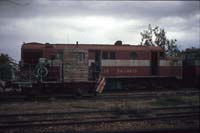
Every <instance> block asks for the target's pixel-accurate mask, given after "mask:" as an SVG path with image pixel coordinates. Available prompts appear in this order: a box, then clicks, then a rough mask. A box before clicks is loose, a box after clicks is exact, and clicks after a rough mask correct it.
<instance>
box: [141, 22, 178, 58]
mask: <svg viewBox="0 0 200 133" xmlns="http://www.w3.org/2000/svg"><path fill="white" fill-rule="evenodd" d="M140 34H141V36H142V39H141V45H146V46H159V47H161V48H162V49H163V50H164V51H165V54H166V55H168V56H178V55H180V50H179V49H178V46H177V44H176V42H177V40H176V39H171V40H169V39H168V38H167V36H166V32H165V29H162V28H159V27H158V26H156V27H154V28H152V27H151V25H150V24H149V26H148V29H147V30H144V31H143V32H141V33H140Z"/></svg>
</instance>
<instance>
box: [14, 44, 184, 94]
mask: <svg viewBox="0 0 200 133" xmlns="http://www.w3.org/2000/svg"><path fill="white" fill-rule="evenodd" d="M20 64H21V67H20V68H21V75H20V79H21V81H23V80H24V81H23V82H18V83H17V84H18V86H20V87H21V88H23V90H24V91H25V90H26V91H30V90H31V91H33V92H34V91H36V92H38V90H39V91H40V92H44V93H53V92H59V91H60V92H62V93H63V92H66V93H68V92H75V93H78V94H81V93H83V92H102V91H103V88H105V89H106V90H113V89H135V88H163V87H168V88H169V87H175V86H177V83H178V82H179V79H181V78H182V61H181V59H179V58H172V57H171V58H168V57H166V56H165V53H164V51H163V50H162V49H161V48H160V47H156V46H141V45H129V44H122V43H121V42H120V41H117V42H116V43H115V44H78V42H77V43H76V44H49V43H46V44H42V43H37V42H31V43H24V44H23V45H22V48H21V63H20ZM25 81H26V82H25ZM33 88H34V89H33ZM33 92H31V93H33Z"/></svg>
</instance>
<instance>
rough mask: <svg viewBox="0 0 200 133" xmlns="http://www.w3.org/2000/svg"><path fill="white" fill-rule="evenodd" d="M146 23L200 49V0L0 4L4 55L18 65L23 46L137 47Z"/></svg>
mask: <svg viewBox="0 0 200 133" xmlns="http://www.w3.org/2000/svg"><path fill="white" fill-rule="evenodd" d="M148 24H151V25H152V27H154V26H159V27H160V28H164V29H165V30H166V32H167V37H168V38H169V39H175V38H176V39H177V40H178V41H177V44H178V45H179V47H180V48H181V49H184V48H187V47H192V46H194V47H198V48H200V37H199V36H200V28H199V27H200V2H199V1H165V2H161V1H143V2H139V1H67V0H34V1H33V0H19V1H17V0H0V53H2V52H3V53H7V54H9V55H10V56H11V57H12V58H14V59H16V60H17V61H19V60H20V50H21V45H22V43H23V42H41V43H46V42H48V43H75V42H76V41H78V42H79V43H90V44H94V43H103V44H106V43H109V44H113V43H114V42H115V41H116V40H122V41H123V43H126V44H133V45H137V44H139V43H140V40H141V35H140V32H141V31H143V30H144V29H147V27H148Z"/></svg>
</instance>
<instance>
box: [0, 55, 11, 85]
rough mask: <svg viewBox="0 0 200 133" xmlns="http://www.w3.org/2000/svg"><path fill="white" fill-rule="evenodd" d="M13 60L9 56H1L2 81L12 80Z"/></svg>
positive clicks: (0, 77)
mask: <svg viewBox="0 0 200 133" xmlns="http://www.w3.org/2000/svg"><path fill="white" fill-rule="evenodd" d="M12 61H13V59H12V58H10V57H9V56H8V55H7V54H1V55H0V79H1V80H4V81H6V80H10V79H11V78H12V66H11V63H12Z"/></svg>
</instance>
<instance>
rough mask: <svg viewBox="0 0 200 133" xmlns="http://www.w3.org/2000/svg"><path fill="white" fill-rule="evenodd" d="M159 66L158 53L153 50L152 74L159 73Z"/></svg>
mask: <svg viewBox="0 0 200 133" xmlns="http://www.w3.org/2000/svg"><path fill="white" fill-rule="evenodd" d="M158 68H159V67H158V53H157V52H151V75H157V74H158Z"/></svg>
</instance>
